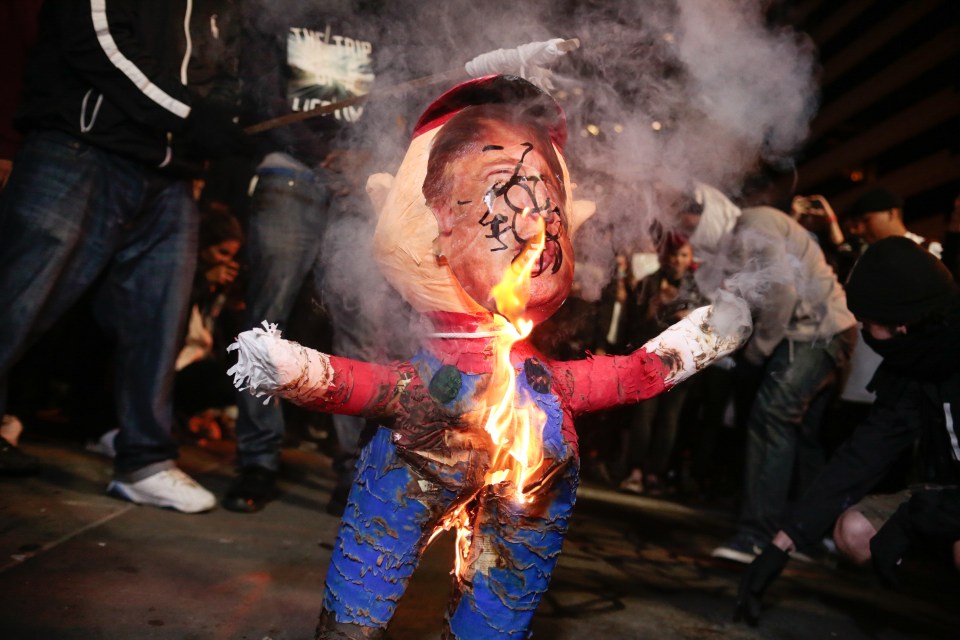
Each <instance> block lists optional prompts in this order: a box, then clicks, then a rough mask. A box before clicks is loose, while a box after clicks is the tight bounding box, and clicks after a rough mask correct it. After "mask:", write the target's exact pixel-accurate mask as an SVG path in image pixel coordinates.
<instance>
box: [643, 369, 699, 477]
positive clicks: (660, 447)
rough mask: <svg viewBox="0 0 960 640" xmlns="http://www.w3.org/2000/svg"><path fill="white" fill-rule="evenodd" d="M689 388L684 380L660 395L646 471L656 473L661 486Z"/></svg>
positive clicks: (668, 464)
mask: <svg viewBox="0 0 960 640" xmlns="http://www.w3.org/2000/svg"><path fill="white" fill-rule="evenodd" d="M689 390H690V386H689V384H688V383H686V382H683V383H681V384H679V385H677V386H676V387H674V388H673V389H671V390H670V391H668V392H667V393H664V394H663V395H661V396H659V397H658V400H659V407H658V408H657V416H656V419H655V421H654V429H653V433H652V441H651V443H650V450H649V452H648V454H647V461H646V465H645V466H644V471H646V472H648V473H652V474H654V475H655V476H656V477H657V478H658V479H659V482H660V484H661V487H662V486H663V483H664V481H665V480H666V474H667V470H668V467H669V466H670V458H671V456H672V454H673V448H674V445H675V444H676V441H677V431H678V430H679V428H680V412H681V411H682V410H683V403H684V401H685V400H686V399H687V392H688V391H689Z"/></svg>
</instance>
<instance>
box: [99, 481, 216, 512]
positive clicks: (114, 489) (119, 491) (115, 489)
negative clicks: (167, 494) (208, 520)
mask: <svg viewBox="0 0 960 640" xmlns="http://www.w3.org/2000/svg"><path fill="white" fill-rule="evenodd" d="M107 495H108V496H113V497H114V498H119V499H121V500H126V501H127V502H132V503H133V504H137V505H147V506H150V507H160V508H161V509H171V510H173V511H179V512H180V513H205V512H207V511H211V510H213V509H214V508H215V507H216V506H217V503H216V501H214V503H213V504H212V505H210V506H209V507H201V508H199V509H183V508H180V507H177V506H176V505H174V504H171V503H169V502H159V501H156V500H143V499H140V498H138V497H137V496H135V495H134V494H132V493H128V492H127V491H126V490H125V489H124V488H123V487H121V486H120V485H118V484H116V483H114V482H111V483H110V484H108V485H107Z"/></svg>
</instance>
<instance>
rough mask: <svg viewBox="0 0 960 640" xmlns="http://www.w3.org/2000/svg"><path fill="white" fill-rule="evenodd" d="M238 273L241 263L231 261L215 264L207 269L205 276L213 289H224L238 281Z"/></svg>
mask: <svg viewBox="0 0 960 640" xmlns="http://www.w3.org/2000/svg"><path fill="white" fill-rule="evenodd" d="M238 273H240V263H238V262H236V261H234V260H231V261H229V262H221V263H219V264H215V265H214V266H212V267H210V268H209V269H207V271H206V273H205V274H204V275H205V276H206V278H207V282H209V283H210V286H211V287H222V286H225V285H228V284H230V283H231V282H233V281H234V280H236V279H237V274H238Z"/></svg>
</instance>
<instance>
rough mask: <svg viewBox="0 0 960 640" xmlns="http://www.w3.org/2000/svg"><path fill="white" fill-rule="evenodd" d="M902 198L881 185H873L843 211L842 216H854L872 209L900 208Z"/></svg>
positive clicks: (887, 209) (870, 211) (901, 206)
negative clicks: (873, 186)
mask: <svg viewBox="0 0 960 640" xmlns="http://www.w3.org/2000/svg"><path fill="white" fill-rule="evenodd" d="M902 208H903V199H902V198H901V197H900V196H898V195H897V194H895V193H893V192H892V191H888V190H886V189H884V188H883V187H875V188H873V189H870V190H869V191H866V192H864V193H863V194H862V195H861V196H860V197H859V198H857V199H856V200H855V201H854V203H853V204H852V205H850V208H849V209H847V211H846V212H845V215H844V216H843V217H844V218H856V217H859V216H862V215H864V214H866V213H873V212H874V211H889V210H890V209H902Z"/></svg>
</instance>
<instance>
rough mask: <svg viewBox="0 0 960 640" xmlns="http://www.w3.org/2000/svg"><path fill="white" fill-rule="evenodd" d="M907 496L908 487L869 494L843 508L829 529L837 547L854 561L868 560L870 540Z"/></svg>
mask: <svg viewBox="0 0 960 640" xmlns="http://www.w3.org/2000/svg"><path fill="white" fill-rule="evenodd" d="M911 495H913V493H912V492H911V491H910V490H909V489H903V490H901V491H898V492H896V493H877V494H872V495H868V496H866V497H864V498H863V499H862V500H861V501H860V502H858V503H857V504H855V505H853V506H852V507H850V508H849V509H847V510H846V511H844V512H843V513H842V514H840V517H839V518H837V522H836V524H835V525H834V528H833V541H834V542H835V543H836V545H837V550H838V551H840V553H842V554H843V555H845V556H847V557H848V558H850V559H851V560H852V561H854V562H855V563H857V564H860V565H863V564H866V563H867V562H869V561H870V539H871V538H873V536H875V535H876V534H877V531H879V530H880V527H882V526H883V525H884V523H885V522H886V521H887V520H889V519H890V517H891V516H893V514H894V513H896V511H897V509H899V508H900V505H902V504H903V503H905V502H906V501H907V500H909V499H910V496H911Z"/></svg>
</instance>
